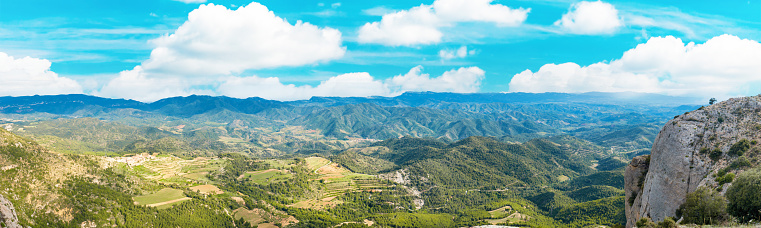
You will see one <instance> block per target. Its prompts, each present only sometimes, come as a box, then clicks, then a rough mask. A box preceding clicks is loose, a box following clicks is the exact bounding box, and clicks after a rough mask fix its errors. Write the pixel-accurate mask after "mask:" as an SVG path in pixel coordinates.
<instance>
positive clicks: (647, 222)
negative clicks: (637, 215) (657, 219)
mask: <svg viewBox="0 0 761 228" xmlns="http://www.w3.org/2000/svg"><path fill="white" fill-rule="evenodd" d="M636 225H637V227H639V228H645V227H647V228H651V227H655V223H654V222H653V221H652V220H650V218H648V217H644V218H641V219H639V221H637V223H636Z"/></svg>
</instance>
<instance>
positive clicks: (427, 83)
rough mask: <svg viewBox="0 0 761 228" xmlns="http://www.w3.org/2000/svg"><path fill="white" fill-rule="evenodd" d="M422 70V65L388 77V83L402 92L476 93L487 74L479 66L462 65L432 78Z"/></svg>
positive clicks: (393, 88) (395, 89)
mask: <svg viewBox="0 0 761 228" xmlns="http://www.w3.org/2000/svg"><path fill="white" fill-rule="evenodd" d="M422 70H423V67H422V66H417V67H415V68H412V69H411V70H410V71H409V72H408V73H407V74H405V75H398V76H395V77H393V78H390V79H388V80H387V81H386V84H388V85H389V87H390V88H391V89H392V90H394V91H400V93H401V92H407V91H433V92H455V93H474V92H478V90H479V89H480V88H481V80H483V78H484V74H485V72H484V71H483V70H481V68H478V67H462V68H460V69H457V70H450V71H447V72H444V74H442V75H441V76H439V77H436V78H431V77H430V75H428V74H423V73H421V71H422Z"/></svg>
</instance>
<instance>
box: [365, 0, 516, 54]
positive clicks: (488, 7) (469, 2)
mask: <svg viewBox="0 0 761 228" xmlns="http://www.w3.org/2000/svg"><path fill="white" fill-rule="evenodd" d="M492 1H493V0H435V1H434V2H433V4H432V5H424V4H423V5H420V6H416V7H413V8H411V9H409V10H401V11H398V12H394V13H388V14H385V15H383V17H382V18H381V21H379V22H371V23H366V24H365V25H363V26H362V27H360V29H359V36H358V41H359V42H360V43H377V44H383V45H388V46H411V45H419V44H433V43H439V42H441V40H442V37H443V33H442V32H441V31H440V30H439V29H440V28H441V27H449V26H454V25H455V24H456V23H458V22H490V23H495V24H496V25H498V26H518V25H520V24H522V23H523V22H524V21H525V20H526V17H527V16H528V12H529V11H530V9H523V8H519V9H511V8H510V7H507V6H504V5H500V4H491V2H492ZM384 9H385V8H384ZM373 11H377V10H373ZM366 13H367V12H366ZM370 13H372V12H370Z"/></svg>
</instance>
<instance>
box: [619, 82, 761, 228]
mask: <svg viewBox="0 0 761 228" xmlns="http://www.w3.org/2000/svg"><path fill="white" fill-rule="evenodd" d="M759 132H761V96H755V97H743V98H733V99H729V100H727V101H724V102H721V103H718V104H715V105H711V106H707V107H703V108H700V109H698V110H696V111H693V112H689V113H685V114H684V115H680V116H677V117H675V118H674V119H672V120H671V121H669V122H668V123H666V125H665V126H664V127H663V129H662V130H661V131H660V133H659V134H658V136H657V137H656V139H655V142H654V144H653V149H652V152H651V154H650V155H649V159H648V157H644V156H643V157H637V158H635V159H633V160H632V161H631V163H630V164H629V166H628V167H627V168H626V174H625V178H626V186H625V190H626V196H627V202H626V218H627V225H626V226H627V227H633V226H634V223H635V222H636V221H637V220H639V219H640V218H642V217H650V218H651V219H653V220H654V221H656V222H657V221H662V220H663V219H664V218H666V217H675V216H676V209H677V208H679V206H680V205H681V204H682V203H684V200H685V196H686V195H687V194H688V193H690V192H693V191H695V190H696V189H697V188H698V187H703V186H705V187H709V188H714V189H716V190H718V191H720V192H721V193H722V194H723V193H724V192H726V189H727V188H728V187H729V185H731V182H730V183H721V184H720V183H719V182H717V179H719V178H721V177H722V176H721V175H717V173H719V170H722V169H723V171H727V172H728V173H738V172H742V169H741V168H737V167H735V166H732V167H730V168H726V167H728V166H730V164H732V162H735V161H737V160H742V161H744V163H749V165H748V166H756V165H757V164H758V156H759V151H761V148H759V145H756V144H757V143H756V142H757V140H759V138H760V137H759V136H761V134H759ZM648 160H649V162H648ZM722 173H723V172H722ZM643 175H644V178H641V177H642V176H643ZM677 219H679V218H677Z"/></svg>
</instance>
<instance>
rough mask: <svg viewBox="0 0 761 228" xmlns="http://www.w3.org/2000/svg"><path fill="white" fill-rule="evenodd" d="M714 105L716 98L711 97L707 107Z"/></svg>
mask: <svg viewBox="0 0 761 228" xmlns="http://www.w3.org/2000/svg"><path fill="white" fill-rule="evenodd" d="M714 103H716V98H713V97H712V98H711V99H710V100H708V104H709V105H713V104H714Z"/></svg>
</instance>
